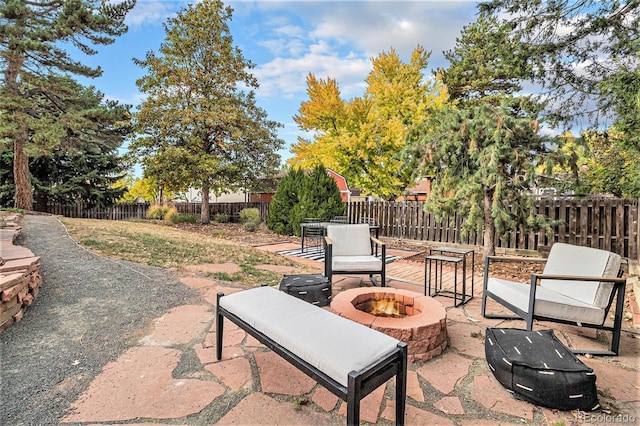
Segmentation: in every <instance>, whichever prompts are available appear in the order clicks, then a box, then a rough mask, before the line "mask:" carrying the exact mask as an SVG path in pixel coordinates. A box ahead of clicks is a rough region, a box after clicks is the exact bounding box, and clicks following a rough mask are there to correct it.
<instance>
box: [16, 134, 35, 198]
mask: <svg viewBox="0 0 640 426" xmlns="http://www.w3.org/2000/svg"><path fill="white" fill-rule="evenodd" d="M17 130H18V131H17V132H16V137H15V138H14V141H13V180H14V182H15V184H16V193H15V198H14V206H15V207H16V208H18V209H24V210H33V194H32V187H31V177H30V176H29V157H27V154H25V152H24V148H25V147H24V146H25V143H26V140H27V139H28V136H29V130H28V129H27V128H26V126H24V125H23V126H20V128H19V129H17Z"/></svg>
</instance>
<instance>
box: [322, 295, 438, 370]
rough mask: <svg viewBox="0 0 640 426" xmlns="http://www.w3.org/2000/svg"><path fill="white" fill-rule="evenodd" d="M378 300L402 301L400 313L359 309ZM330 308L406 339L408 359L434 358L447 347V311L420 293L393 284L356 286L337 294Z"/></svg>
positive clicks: (336, 312)
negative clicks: (396, 314)
mask: <svg viewBox="0 0 640 426" xmlns="http://www.w3.org/2000/svg"><path fill="white" fill-rule="evenodd" d="M375 300H392V302H393V304H395V305H396V306H397V305H400V307H399V312H400V314H401V315H399V316H398V317H396V316H376V315H372V314H369V313H367V312H364V311H363V310H360V309H364V308H365V307H366V308H368V307H370V306H371V304H372V301H375ZM358 308H360V309H358ZM331 312H333V313H335V314H338V315H340V316H342V317H345V318H348V319H350V320H352V321H356V322H358V323H360V324H363V325H366V326H367V327H370V328H373V329H374V330H378V331H380V332H382V333H385V334H387V335H389V336H391V337H395V338H396V339H398V340H401V341H403V342H406V343H407V345H408V347H407V349H408V358H409V362H413V361H426V360H428V359H431V358H434V357H436V356H438V355H440V354H441V353H442V352H443V351H444V349H445V348H446V347H447V313H446V311H445V309H444V307H443V306H442V304H441V303H440V302H438V301H437V300H435V299H433V298H432V297H428V296H423V295H422V294H420V293H415V292H412V291H408V290H402V289H395V288H390V287H376V288H372V287H363V288H354V289H350V290H345V291H343V292H340V293H338V294H337V295H336V296H334V298H333V300H332V301H331Z"/></svg>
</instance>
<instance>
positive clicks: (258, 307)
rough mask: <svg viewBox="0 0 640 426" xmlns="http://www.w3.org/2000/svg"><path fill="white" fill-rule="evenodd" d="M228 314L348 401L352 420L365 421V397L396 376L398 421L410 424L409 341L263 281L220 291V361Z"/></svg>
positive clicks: (217, 342)
mask: <svg viewBox="0 0 640 426" xmlns="http://www.w3.org/2000/svg"><path fill="white" fill-rule="evenodd" d="M224 317H227V318H228V319H229V320H231V321H232V322H234V323H235V324H237V325H238V326H239V327H240V328H242V329H244V330H245V331H246V332H247V333H249V334H251V335H252V336H254V337H255V338H256V339H258V340H259V341H260V342H262V343H263V344H264V345H266V346H267V347H268V348H269V349H271V350H272V351H274V352H276V353H277V354H279V355H280V356H282V357H283V358H284V359H285V360H287V361H288V362H290V363H291V364H292V365H294V366H295V367H296V368H298V369H299V370H301V371H302V372H304V373H305V374H307V375H308V376H309V377H311V378H312V379H314V380H316V381H317V382H318V383H320V384H321V385H323V386H324V387H326V388H327V389H328V390H329V391H331V392H332V393H333V394H335V395H336V396H338V397H339V398H341V399H342V400H343V401H345V402H346V403H347V424H349V425H353V424H358V423H359V422H360V401H361V400H362V398H364V397H365V396H367V395H368V394H370V393H371V392H373V391H374V390H375V389H377V388H378V387H379V386H381V385H382V384H384V383H386V382H387V381H388V380H389V379H390V378H392V377H394V376H395V377H396V392H395V393H396V423H397V424H403V423H404V413H405V397H406V376H407V345H406V343H404V342H401V341H399V340H397V339H394V338H392V337H390V336H387V335H386V334H383V333H380V332H379V331H376V330H373V329H370V328H369V327H366V326H364V325H361V324H358V323H356V322H354V321H351V320H348V319H346V318H342V317H340V316H338V315H335V314H333V313H331V312H329V311H327V310H325V309H322V308H320V307H318V306H315V305H312V304H310V303H307V302H305V301H303V300H300V299H297V298H295V297H293V296H290V295H288V294H286V293H284V292H281V291H278V290H276V289H274V288H271V287H267V286H262V287H257V288H253V289H250V290H245V291H241V292H238V293H234V294H230V295H227V296H225V295H224V294H223V293H218V297H217V315H216V349H217V354H216V355H217V358H218V360H219V359H221V358H222V336H223V319H224Z"/></svg>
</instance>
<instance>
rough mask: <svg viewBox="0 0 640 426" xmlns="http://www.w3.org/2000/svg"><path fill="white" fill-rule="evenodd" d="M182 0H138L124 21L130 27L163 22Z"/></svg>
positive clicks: (174, 13)
mask: <svg viewBox="0 0 640 426" xmlns="http://www.w3.org/2000/svg"><path fill="white" fill-rule="evenodd" d="M185 4H186V2H183V1H179V0H176V1H163V0H138V1H137V2H136V5H135V6H134V7H133V9H132V10H131V11H130V12H129V13H128V14H127V17H126V19H125V23H126V24H127V25H129V26H130V27H137V26H142V25H147V24H156V23H158V22H164V21H166V20H167V18H169V17H172V16H175V15H176V12H177V11H178V10H179V9H180V7H181V6H183V5H185Z"/></svg>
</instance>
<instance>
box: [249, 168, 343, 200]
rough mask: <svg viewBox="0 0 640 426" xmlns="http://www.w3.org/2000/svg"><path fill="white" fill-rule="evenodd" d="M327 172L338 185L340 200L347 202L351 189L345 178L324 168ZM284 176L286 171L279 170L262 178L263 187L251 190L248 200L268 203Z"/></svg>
mask: <svg viewBox="0 0 640 426" xmlns="http://www.w3.org/2000/svg"><path fill="white" fill-rule="evenodd" d="M326 170H327V174H328V175H329V176H331V177H332V178H333V179H334V180H335V181H336V184H337V185H338V189H339V190H340V197H341V198H342V201H344V202H345V203H348V202H349V201H351V191H350V190H349V186H348V185H347V180H346V179H345V178H344V176H342V175H341V174H339V173H336V172H335V171H333V170H331V169H326ZM285 176H286V172H280V173H278V174H276V175H274V176H272V177H270V178H265V179H262V183H263V188H262V190H261V191H258V192H252V193H251V195H250V196H249V201H250V202H252V203H260V202H264V203H270V202H271V199H272V198H273V195H274V194H275V193H276V190H277V189H278V183H280V180H282V178H283V177H285Z"/></svg>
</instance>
